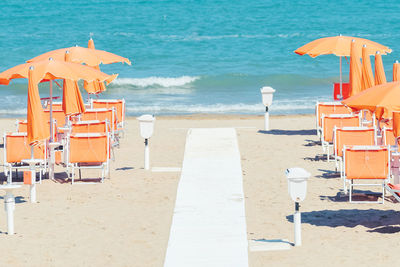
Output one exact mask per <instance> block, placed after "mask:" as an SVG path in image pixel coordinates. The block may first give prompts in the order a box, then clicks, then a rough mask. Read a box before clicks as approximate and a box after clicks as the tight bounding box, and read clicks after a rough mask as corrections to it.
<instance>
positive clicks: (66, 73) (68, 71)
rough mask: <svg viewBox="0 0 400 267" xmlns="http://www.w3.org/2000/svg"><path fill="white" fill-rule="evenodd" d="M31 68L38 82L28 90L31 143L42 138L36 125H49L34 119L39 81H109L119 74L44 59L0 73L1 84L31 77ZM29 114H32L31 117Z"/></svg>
mask: <svg viewBox="0 0 400 267" xmlns="http://www.w3.org/2000/svg"><path fill="white" fill-rule="evenodd" d="M29 70H33V72H31V76H33V77H34V79H33V80H32V82H33V83H35V84H36V86H33V85H32V84H31V86H30V88H29V89H30V90H28V100H29V101H30V103H31V104H29V103H28V106H29V105H32V106H33V108H29V109H28V140H29V142H30V143H32V142H37V141H40V140H42V137H43V136H42V135H41V134H40V135H36V132H37V131H38V130H37V129H36V127H39V128H40V127H42V128H45V127H47V126H46V125H47V124H46V123H45V124H42V125H41V126H40V125H39V122H41V123H43V121H41V119H40V118H39V119H38V120H35V119H33V118H34V116H36V114H35V113H34V112H35V111H36V110H40V109H38V108H35V107H36V106H37V103H36V102H37V98H38V97H36V95H35V94H34V93H35V92H36V91H37V89H38V88H37V83H39V82H41V81H47V80H50V81H51V80H55V79H67V80H72V81H78V80H80V79H83V80H86V81H94V80H100V81H106V82H108V83H109V82H111V81H113V80H114V79H115V78H116V77H117V75H107V74H105V73H103V72H101V71H98V70H95V69H93V68H90V67H88V66H84V65H81V64H76V63H72V62H65V61H58V60H43V61H38V62H31V63H25V64H21V65H18V66H15V67H13V68H10V69H8V70H6V71H4V72H2V73H0V84H4V85H8V84H9V83H10V81H11V80H12V79H17V78H29ZM35 90H36V91H35ZM50 92H51V90H50ZM38 94H39V93H38V92H37V95H38ZM50 99H51V96H50ZM39 100H40V99H39ZM34 101H36V102H34ZM30 110H31V111H30ZM29 112H30V113H29ZM29 114H32V115H29ZM38 114H39V115H38V116H39V117H40V116H41V115H40V114H41V112H40V111H38ZM29 116H31V119H30V118H29ZM37 121H39V122H37ZM36 122H37V123H36ZM50 125H52V124H50ZM50 128H52V127H50ZM50 132H52V130H51V129H50ZM29 136H30V137H29ZM51 136H52V133H50V137H51Z"/></svg>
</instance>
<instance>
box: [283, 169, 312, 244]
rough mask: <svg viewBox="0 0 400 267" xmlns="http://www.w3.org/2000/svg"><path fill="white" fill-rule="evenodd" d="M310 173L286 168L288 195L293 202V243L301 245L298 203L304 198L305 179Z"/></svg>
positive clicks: (305, 190)
mask: <svg viewBox="0 0 400 267" xmlns="http://www.w3.org/2000/svg"><path fill="white" fill-rule="evenodd" d="M310 176H311V174H310V173H309V172H307V171H306V170H304V169H302V168H297V167H295V168H290V169H287V170H286V178H287V180H288V190H289V195H290V197H291V198H292V200H293V201H294V202H295V212H294V215H293V222H294V245H295V246H296V247H297V246H301V213H300V203H299V202H301V201H303V200H304V199H305V198H306V194H307V180H308V178H310Z"/></svg>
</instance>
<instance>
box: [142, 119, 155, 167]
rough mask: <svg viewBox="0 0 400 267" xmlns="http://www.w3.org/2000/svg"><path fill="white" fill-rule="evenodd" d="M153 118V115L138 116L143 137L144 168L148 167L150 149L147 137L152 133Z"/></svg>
mask: <svg viewBox="0 0 400 267" xmlns="http://www.w3.org/2000/svg"><path fill="white" fill-rule="evenodd" d="M155 120H156V118H154V116H153V115H142V116H140V117H139V118H138V121H139V125H140V135H141V136H142V137H143V138H144V169H145V170H148V169H150V150H149V138H150V137H151V136H152V135H153V131H154V121H155Z"/></svg>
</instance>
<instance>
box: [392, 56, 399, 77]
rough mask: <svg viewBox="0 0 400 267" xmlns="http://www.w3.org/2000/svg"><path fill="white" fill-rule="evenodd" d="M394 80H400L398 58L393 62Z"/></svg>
mask: <svg viewBox="0 0 400 267" xmlns="http://www.w3.org/2000/svg"><path fill="white" fill-rule="evenodd" d="M393 81H394V82H395V81H400V63H399V62H398V61H397V60H396V62H395V63H393Z"/></svg>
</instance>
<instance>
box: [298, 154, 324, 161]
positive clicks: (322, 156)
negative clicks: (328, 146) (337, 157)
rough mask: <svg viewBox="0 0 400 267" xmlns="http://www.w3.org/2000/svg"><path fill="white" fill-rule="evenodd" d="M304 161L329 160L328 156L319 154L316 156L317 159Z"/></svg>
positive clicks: (308, 158) (306, 158) (307, 158)
mask: <svg viewBox="0 0 400 267" xmlns="http://www.w3.org/2000/svg"><path fill="white" fill-rule="evenodd" d="M303 159H304V160H309V161H321V160H322V161H328V158H327V156H326V154H318V155H315V157H305V158H303Z"/></svg>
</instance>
